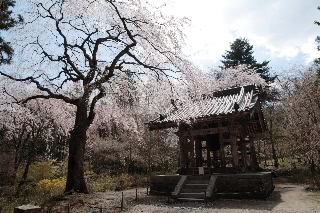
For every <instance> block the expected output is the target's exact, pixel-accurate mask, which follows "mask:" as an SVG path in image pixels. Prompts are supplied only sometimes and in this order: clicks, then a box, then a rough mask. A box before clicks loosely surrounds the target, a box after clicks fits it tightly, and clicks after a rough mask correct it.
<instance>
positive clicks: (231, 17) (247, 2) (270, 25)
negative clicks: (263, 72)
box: [167, 0, 320, 68]
mask: <svg viewBox="0 0 320 213" xmlns="http://www.w3.org/2000/svg"><path fill="white" fill-rule="evenodd" d="M318 6H320V4H319V2H318V1H317V0H308V1H301V0H281V1H280V0H273V1H265V0H237V1H234V0H224V1H216V0H215V1H213V0H198V1H197V2H196V3H195V2H194V1H185V0H172V1H171V4H169V6H168V10H167V12H168V13H172V14H175V15H176V16H179V17H183V16H187V17H189V18H190V19H191V21H192V25H191V27H190V28H189V29H187V30H186V34H187V36H188V39H187V45H188V47H187V49H186V50H187V52H188V53H189V54H190V59H191V60H192V61H193V62H195V63H197V64H198V65H200V66H201V67H203V68H206V67H207V66H211V65H216V64H219V60H221V55H222V54H223V53H224V52H225V50H227V49H229V45H230V43H231V42H232V41H234V40H235V39H236V38H238V37H246V38H248V39H249V41H250V43H251V44H252V45H253V46H254V48H255V50H256V49H257V48H258V49H259V51H263V53H257V52H255V53H256V55H263V56H265V57H266V58H263V59H261V60H269V59H271V60H272V59H277V58H283V59H286V60H287V61H288V64H289V63H294V62H295V59H296V57H300V55H301V54H305V57H304V58H305V61H304V62H305V63H308V62H310V61H312V60H313V59H314V58H316V57H320V55H319V52H318V51H316V45H315V43H314V39H315V37H316V36H317V35H320V33H319V31H320V27H318V26H316V25H314V24H313V23H314V21H315V20H320V11H319V10H317V7H318ZM258 59H259V58H258ZM275 61H277V60H275ZM278 61H279V60H278ZM282 61H283V60H282ZM270 63H272V61H271V62H270Z"/></svg>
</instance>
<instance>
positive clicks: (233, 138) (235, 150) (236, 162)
mask: <svg viewBox="0 0 320 213" xmlns="http://www.w3.org/2000/svg"><path fill="white" fill-rule="evenodd" d="M230 144H231V155H232V166H233V167H234V168H238V167H239V166H238V165H239V155H238V146H237V137H236V135H235V132H231V134H230Z"/></svg>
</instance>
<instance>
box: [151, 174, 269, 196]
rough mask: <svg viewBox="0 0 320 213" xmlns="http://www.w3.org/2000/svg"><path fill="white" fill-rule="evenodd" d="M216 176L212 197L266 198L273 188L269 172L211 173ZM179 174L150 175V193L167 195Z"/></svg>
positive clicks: (175, 183) (173, 187) (177, 180)
mask: <svg viewBox="0 0 320 213" xmlns="http://www.w3.org/2000/svg"><path fill="white" fill-rule="evenodd" d="M213 176H215V177H216V181H215V183H214V186H208V187H211V188H213V194H212V199H219V198H233V199H266V198H267V197H268V196H270V195H271V194H272V192H273V190H274V185H273V180H272V175H271V173H269V172H259V173H242V174H213ZM180 178H181V176H179V175H171V176H167V175H159V176H153V177H151V185H150V193H151V194H154V195H168V194H169V193H170V192H171V193H172V192H173V191H174V189H175V187H176V185H177V184H178V182H179V180H180Z"/></svg>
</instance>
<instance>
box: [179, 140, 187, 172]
mask: <svg viewBox="0 0 320 213" xmlns="http://www.w3.org/2000/svg"><path fill="white" fill-rule="evenodd" d="M185 146H186V138H185V137H183V136H179V148H180V169H181V171H182V169H184V168H186V160H187V159H186V155H187V154H188V153H186V147H185Z"/></svg>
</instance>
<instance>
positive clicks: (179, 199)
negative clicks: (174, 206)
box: [177, 198, 204, 202]
mask: <svg viewBox="0 0 320 213" xmlns="http://www.w3.org/2000/svg"><path fill="white" fill-rule="evenodd" d="M177 200H178V201H181V202H204V199H195V198H178V199H177Z"/></svg>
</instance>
